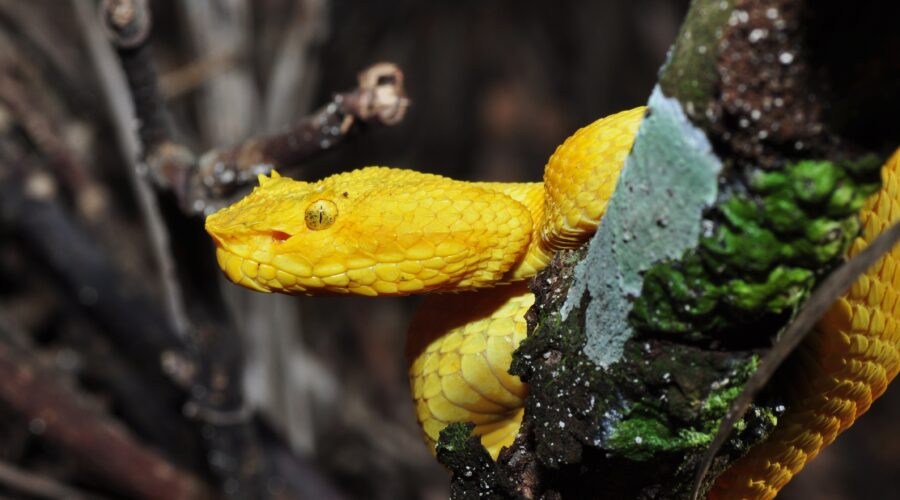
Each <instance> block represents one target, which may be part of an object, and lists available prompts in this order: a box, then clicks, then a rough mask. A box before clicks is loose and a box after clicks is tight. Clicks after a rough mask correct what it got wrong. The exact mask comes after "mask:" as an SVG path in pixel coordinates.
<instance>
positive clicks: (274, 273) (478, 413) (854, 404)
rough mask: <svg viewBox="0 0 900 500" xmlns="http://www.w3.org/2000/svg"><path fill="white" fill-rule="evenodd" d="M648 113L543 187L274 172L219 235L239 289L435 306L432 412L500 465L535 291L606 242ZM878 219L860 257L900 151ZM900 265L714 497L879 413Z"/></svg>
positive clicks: (736, 492)
mask: <svg viewBox="0 0 900 500" xmlns="http://www.w3.org/2000/svg"><path fill="white" fill-rule="evenodd" d="M643 114H644V108H642V107H640V108H635V109H632V110H629V111H624V112H621V113H618V114H615V115H611V116H608V117H606V118H603V119H600V120H598V121H596V122H594V123H593V124H591V125H589V126H587V127H584V128H582V129H580V130H579V131H577V132H576V133H575V134H574V135H572V136H571V137H569V138H568V139H567V140H566V141H565V142H564V143H563V144H562V145H561V146H559V147H558V148H557V150H556V152H555V153H554V154H553V156H552V157H551V158H550V160H549V162H548V164H547V167H546V169H545V172H544V182H543V183H488V182H462V181H456V180H452V179H448V178H445V177H441V176H437V175H430V174H423V173H419V172H415V171H411V170H400V169H393V168H385V167H366V168H363V169H359V170H355V171H352V172H348V173H342V174H337V175H334V176H331V177H328V178H326V179H324V180H321V181H319V182H315V183H307V182H300V181H295V180H292V179H288V178H284V177H281V176H279V175H278V174H277V173H275V172H272V175H271V177H266V176H264V175H261V176H260V177H259V182H260V186H259V187H257V188H255V189H254V190H253V192H252V193H251V194H249V195H248V196H246V197H245V198H243V199H242V200H240V201H238V202H237V203H235V204H234V205H231V206H229V207H226V208H224V209H222V210H220V211H219V212H216V213H215V214H213V215H210V216H209V217H208V218H207V220H206V230H207V232H208V233H209V234H210V235H211V236H212V238H213V240H214V242H215V244H216V257H217V260H218V262H219V265H220V267H221V268H222V270H223V271H224V272H225V274H226V275H227V277H228V278H229V279H230V280H231V281H233V282H234V283H237V284H239V285H242V286H245V287H247V288H250V289H253V290H257V291H262V292H281V293H291V294H309V295H322V294H357V295H367V296H378V295H406V294H412V293H430V292H463V291H472V290H478V289H482V290H480V291H479V292H478V293H460V294H432V295H429V296H428V297H427V298H426V299H425V301H424V302H423V303H422V305H421V306H420V307H419V309H418V311H417V313H416V315H415V318H414V319H413V321H412V325H411V327H410V334H409V336H408V342H407V354H408V356H409V359H410V360H411V364H410V370H409V373H410V381H411V385H412V392H413V397H414V399H415V402H416V413H417V416H418V418H419V422H420V424H421V425H422V429H423V431H424V434H425V439H426V441H427V442H428V443H429V445H430V446H431V447H432V449H433V447H434V443H435V441H436V440H437V437H438V433H439V432H440V431H441V430H442V429H443V428H444V427H445V426H446V425H447V424H448V423H450V422H456V421H471V422H473V423H475V424H476V427H475V431H476V433H477V434H479V435H480V436H481V440H482V443H483V444H484V446H485V447H486V448H487V449H488V451H489V453H490V454H491V456H492V457H494V458H495V459H496V457H497V455H498V454H499V452H500V449H501V448H502V447H504V446H508V445H510V444H511V443H512V441H513V439H514V438H515V435H516V433H517V431H518V428H519V425H520V424H521V420H522V415H523V405H524V398H525V396H526V395H527V387H526V386H525V384H523V383H522V382H521V381H520V380H519V379H518V377H515V376H513V375H510V374H509V373H508V372H507V370H508V368H509V365H510V362H511V356H512V352H513V351H514V350H515V348H516V347H517V346H518V344H519V342H520V341H521V340H522V339H523V338H524V337H525V335H526V326H525V319H524V313H525V311H526V310H527V309H528V308H529V307H530V306H531V304H532V303H533V302H534V297H533V296H532V295H531V293H530V292H529V291H528V288H527V286H526V285H525V283H526V282H525V280H526V279H527V278H530V277H532V276H534V275H535V274H536V273H537V272H538V271H540V270H541V269H543V268H544V267H545V266H546V265H547V264H548V263H549V261H550V259H551V258H552V256H553V254H554V253H555V252H556V251H557V250H559V249H563V248H576V247H578V246H579V245H581V244H582V243H583V242H584V241H586V240H587V239H588V238H589V237H590V236H591V235H592V234H593V232H594V231H595V229H596V227H597V224H598V222H599V220H600V218H601V217H602V215H603V212H604V210H605V208H606V203H607V201H608V199H609V198H610V196H611V195H612V191H613V189H614V187H615V184H616V180H617V179H618V175H619V171H620V170H621V167H622V165H623V163H624V159H625V157H626V156H627V154H628V152H629V150H630V149H631V145H632V142H633V141H634V137H635V135H636V132H637V127H638V125H639V124H640V121H641V118H642V116H643ZM883 177H884V185H883V187H882V189H881V191H880V192H879V193H878V194H877V195H875V196H873V197H872V198H871V199H870V200H869V202H868V204H867V205H866V207H865V208H864V210H863V211H862V221H863V226H864V231H863V234H862V235H861V236H860V237H859V238H857V239H856V241H855V243H854V244H853V247H852V249H851V250H850V255H853V254H855V253H856V252H858V251H860V250H861V249H862V248H864V247H865V245H866V242H868V241H871V240H872V239H874V238H875V237H876V236H877V235H878V234H879V233H880V232H881V231H882V230H883V229H884V228H885V227H886V226H887V225H889V224H890V223H891V222H892V221H894V220H896V219H898V218H900V151H898V154H895V155H894V157H893V158H892V159H891V160H890V161H889V162H888V163H887V164H886V166H885V168H884V169H883ZM898 252H900V250H896V249H895V250H894V251H892V252H891V253H890V254H889V255H888V256H886V257H884V258H883V259H882V263H881V264H879V265H877V266H875V267H874V268H873V269H872V270H870V271H869V272H868V273H867V274H866V275H864V276H863V277H861V278H860V279H859V281H858V282H857V283H856V284H855V285H854V286H853V288H852V289H851V290H850V291H848V292H847V293H846V295H845V296H844V297H843V298H842V299H841V300H839V301H838V302H837V303H836V304H835V305H834V306H833V307H832V309H831V311H830V312H829V314H828V315H827V316H826V317H825V318H824V319H823V320H822V321H821V323H820V325H819V327H818V333H817V334H814V335H811V338H812V340H811V341H810V342H808V343H807V344H809V345H810V346H811V347H809V346H808V349H807V350H808V352H807V355H809V356H811V359H813V360H814V362H811V363H809V365H810V366H813V367H815V368H814V370H815V371H816V373H815V375H809V374H807V375H806V377H807V378H808V379H809V380H811V382H810V383H809V384H807V385H806V386H805V387H804V388H803V391H804V392H803V393H802V394H798V395H797V396H796V402H797V403H796V404H795V405H792V407H791V408H790V409H789V410H788V412H787V413H786V414H785V415H783V416H782V417H781V418H780V419H779V423H778V425H777V427H776V430H775V431H774V432H773V435H772V436H770V437H769V438H768V439H767V440H766V441H765V442H763V443H761V444H760V445H757V446H756V447H754V448H753V449H752V450H751V452H750V453H749V454H748V456H746V457H744V458H742V459H740V460H739V461H738V462H737V463H736V464H734V465H733V466H732V467H731V468H730V469H729V470H728V471H726V472H725V473H724V474H723V475H722V476H721V477H720V478H719V479H718V480H717V483H716V486H715V487H714V489H713V491H712V492H711V493H710V497H711V498H725V497H727V498H737V497H746V498H771V497H773V496H775V494H776V493H777V492H778V490H779V489H780V488H781V487H782V486H784V484H786V483H787V482H788V481H789V480H790V478H791V477H792V476H793V475H794V474H796V473H797V472H798V471H799V470H800V469H801V468H802V467H803V465H804V464H805V463H806V462H807V461H808V460H810V459H811V458H812V457H814V456H815V455H816V453H817V452H818V451H819V450H820V449H821V448H823V447H824V446H826V445H828V444H829V443H830V442H831V441H832V440H833V439H834V438H835V436H836V435H837V434H839V433H840V432H841V431H843V430H844V429H846V428H847V427H849V426H850V425H851V424H852V423H853V420H854V419H855V418H856V417H858V416H859V415H860V414H862V413H863V412H865V410H866V409H868V407H869V405H870V404H871V402H872V400H873V399H875V398H877V397H878V396H879V395H881V393H882V392H884V390H885V388H886V386H887V383H888V382H889V381H890V380H891V379H892V378H893V377H894V376H895V375H896V374H897V371H898V366H900V354H898V348H900V335H898V331H897V322H896V318H898V317H900V301H897V300H896V298H897V292H898V287H900V269H898V273H897V274H896V275H895V274H894V270H895V268H896V266H895V264H896V263H897V262H898V260H897V259H898V258H900V253H898ZM895 276H896V277H895ZM895 307H896V309H895Z"/></svg>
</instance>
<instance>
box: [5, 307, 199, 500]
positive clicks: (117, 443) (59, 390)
mask: <svg viewBox="0 0 900 500" xmlns="http://www.w3.org/2000/svg"><path fill="white" fill-rule="evenodd" d="M11 335H12V333H10V332H9V330H8V328H7V326H6V325H4V324H0V338H4V339H5V338H8V337H9V336H11ZM0 398H2V399H3V400H4V401H5V402H6V403H8V404H9V405H10V406H11V407H12V408H13V409H14V410H15V411H16V412H18V413H19V414H21V415H23V416H24V417H25V418H27V419H29V420H31V421H35V422H40V428H41V429H42V434H43V435H44V436H46V437H47V438H48V439H50V440H52V441H54V442H55V443H57V444H58V445H59V446H61V447H62V448H63V449H64V450H65V451H66V452H67V453H70V454H71V455H72V456H73V457H75V458H76V459H77V460H78V462H79V463H81V464H83V466H84V467H85V468H87V469H89V470H91V471H92V472H93V473H95V474H97V475H99V476H100V477H101V478H103V480H104V481H105V482H106V483H108V484H109V485H110V486H111V487H112V488H114V489H116V490H118V491H121V492H123V493H125V494H128V495H130V496H134V497H136V498H180V499H191V498H209V497H210V491H209V489H208V488H207V486H206V485H205V484H203V482H202V481H201V480H200V479H198V478H196V477H194V476H193V475H192V474H190V473H188V472H185V471H182V470H179V469H178V468H176V467H174V466H173V465H172V464H170V463H169V462H167V461H166V460H164V459H163V458H162V457H160V456H159V455H158V454H157V453H156V452H154V451H151V450H150V449H147V448H145V447H144V446H143V445H141V444H140V443H138V442H137V441H136V440H135V438H134V437H133V436H132V435H131V434H129V433H128V432H127V431H126V430H125V429H124V428H123V427H122V426H121V425H119V424H117V423H116V422H114V421H112V420H111V419H110V418H109V417H106V416H104V415H101V414H99V413H97V412H96V411H95V410H93V409H91V408H90V406H89V405H88V404H87V403H85V402H84V401H83V400H82V399H81V398H79V397H78V396H77V395H76V394H74V393H73V392H72V391H71V390H70V389H67V388H65V387H64V386H63V385H61V384H60V383H59V382H58V381H57V380H56V377H54V376H53V375H52V374H50V373H48V372H47V370H46V369H44V368H43V367H41V366H39V365H38V364H37V362H36V361H35V360H34V359H33V357H32V356H31V354H30V353H29V352H28V351H26V350H24V349H22V348H21V347H18V346H16V344H15V342H2V343H0Z"/></svg>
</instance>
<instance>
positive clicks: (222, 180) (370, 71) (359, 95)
mask: <svg viewBox="0 0 900 500" xmlns="http://www.w3.org/2000/svg"><path fill="white" fill-rule="evenodd" d="M408 106H409V100H408V99H407V98H406V94H405V90H404V87H403V72H402V71H400V69H399V68H397V66H395V65H393V64H391V63H379V64H375V65H373V66H371V67H369V68H367V69H365V70H364V71H362V72H361V73H360V74H359V85H358V87H357V88H356V89H353V90H351V91H348V92H341V93H338V94H335V95H334V97H332V99H331V102H329V103H328V104H326V105H325V106H323V107H321V108H319V110H318V111H316V112H315V113H313V114H312V115H310V116H308V117H306V118H304V119H303V120H301V121H300V122H299V123H298V124H296V125H294V126H293V127H291V129H290V130H288V131H287V132H285V133H282V134H278V135H274V136H271V137H267V138H262V139H251V140H248V141H246V142H244V143H243V144H241V145H239V146H237V147H234V148H230V149H223V150H218V149H214V150H212V151H209V152H207V153H206V154H204V155H203V156H202V157H201V158H200V166H199V173H198V175H197V177H196V178H195V179H193V180H194V182H193V183H192V184H191V186H190V188H189V190H190V197H191V198H192V199H194V200H206V202H204V203H202V205H203V206H204V208H205V210H204V211H206V212H209V211H210V208H215V205H213V206H212V207H210V204H209V202H210V201H212V200H221V198H222V197H224V196H225V195H227V194H228V193H230V192H233V190H234V189H235V188H236V187H239V186H241V185H244V184H246V183H248V182H251V181H253V180H254V179H256V177H257V175H259V174H262V173H268V172H269V171H270V170H272V168H274V167H276V166H292V165H297V164H299V163H301V162H303V161H305V160H308V159H309V158H311V157H313V156H314V155H316V154H318V153H320V152H322V151H325V150H328V149H330V148H332V147H333V146H335V145H336V144H338V143H339V142H341V141H343V140H344V139H345V138H346V137H347V136H348V134H349V133H350V131H351V130H352V127H353V125H354V124H356V123H359V122H375V123H381V124H384V125H393V124H396V123H398V122H399V121H400V120H402V119H403V116H404V115H405V113H406V109H407V107H408ZM199 207H200V204H198V205H197V207H195V208H199Z"/></svg>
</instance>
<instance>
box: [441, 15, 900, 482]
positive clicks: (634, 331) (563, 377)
mask: <svg viewBox="0 0 900 500" xmlns="http://www.w3.org/2000/svg"><path fill="white" fill-rule="evenodd" d="M864 3H866V2H864ZM865 9H866V8H865V6H858V7H854V9H853V12H845V9H844V8H842V7H841V4H838V3H836V2H818V1H816V2H813V1H812V0H807V1H788V0H757V1H751V0H731V1H724V2H723V1H719V0H695V1H694V2H693V4H692V7H691V12H690V13H689V15H688V16H687V19H686V21H685V25H684V27H683V28H682V30H681V33H680V35H679V39H678V41H677V42H676V44H675V46H674V48H673V51H672V54H671V60H670V61H669V62H668V63H667V65H666V67H664V69H663V71H662V73H661V78H660V88H659V90H658V91H656V92H655V93H654V95H653V96H652V97H651V99H650V102H649V115H648V117H647V118H646V119H645V121H644V123H643V124H642V127H641V131H640V132H639V134H638V138H637V140H636V142H635V146H634V149H633V151H632V154H631V155H630V156H629V158H628V160H627V161H626V166H625V170H624V172H623V174H622V177H621V179H620V181H619V185H618V187H617V189H616V192H615V194H614V196H613V199H612V200H611V202H610V204H609V207H608V210H607V213H606V215H605V218H604V220H603V222H602V224H601V226H600V229H599V230H598V234H597V235H596V236H595V238H594V239H593V240H592V242H591V244H590V246H589V248H588V249H582V250H581V251H580V252H574V253H565V254H563V255H560V256H557V258H556V259H555V260H554V262H553V265H552V266H551V267H550V268H549V269H548V270H546V271H545V272H544V273H542V274H541V275H539V276H538V277H537V278H536V279H535V282H534V285H533V289H534V290H535V292H536V295H537V301H536V304H535V306H534V308H533V309H532V311H531V312H530V313H529V332H530V335H529V338H528V339H527V340H526V341H524V342H523V344H522V346H521V347H520V349H519V350H518V352H517V353H516V355H515V358H514V362H513V367H512V370H511V371H512V372H513V373H516V374H518V375H520V376H521V377H522V378H523V380H525V381H527V382H528V384H529V387H530V395H529V398H528V400H527V403H526V404H527V406H526V413H525V421H524V424H523V432H522V433H521V434H520V436H519V438H518V439H517V440H516V443H515V444H514V445H513V447H512V448H511V449H509V450H506V451H505V452H503V453H501V456H500V459H499V460H498V462H497V464H496V465H495V466H493V467H486V468H484V467H482V465H483V464H482V465H480V466H479V467H481V468H480V469H478V470H487V471H490V473H489V474H488V475H485V476H479V475H478V474H479V473H478V472H476V471H474V470H468V471H467V472H472V473H473V474H475V475H476V477H484V478H488V477H490V478H493V479H492V480H491V481H492V482H490V484H491V485H492V486H491V489H490V495H500V496H504V495H506V496H524V497H545V498H556V497H573V498H576V497H577V498H580V497H599V496H603V497H607V498H681V497H684V496H686V495H687V494H688V492H689V489H690V486H691V480H692V479H693V475H694V472H695V469H696V466H697V462H698V461H699V460H700V457H701V455H702V453H703V452H704V451H705V448H706V446H707V445H708V444H709V442H710V440H711V439H712V437H713V435H714V434H715V432H716V430H717V428H718V424H719V422H720V421H721V419H722V417H723V416H724V415H725V413H726V411H727V409H728V407H729V405H730V403H731V401H732V400H733V399H734V398H735V397H736V396H737V395H738V394H739V393H740V391H741V390H742V388H743V384H744V383H745V381H746V380H747V378H748V377H749V376H750V374H752V373H753V371H754V369H755V367H756V365H757V363H758V361H759V359H760V357H761V356H762V355H764V353H765V351H766V349H767V348H768V347H769V346H770V345H771V342H772V339H773V338H774V337H775V336H776V335H777V333H778V332H779V331H781V329H782V328H783V327H784V326H785V325H786V324H787V323H788V322H789V320H790V319H791V317H792V316H793V314H794V313H795V312H796V310H797V308H798V307H799V305H800V304H801V303H802V301H803V300H804V299H805V298H806V297H807V296H808V294H809V292H810V291H811V290H812V289H813V287H814V286H815V285H816V283H817V282H818V281H820V280H821V279H822V277H823V276H824V275H825V274H826V273H827V272H828V271H830V270H831V269H833V268H834V267H835V266H836V265H837V264H838V263H839V262H840V260H841V257H842V256H843V254H844V253H845V251H846V249H847V246H848V244H849V242H850V241H851V240H852V238H853V237H854V236H855V235H856V234H857V232H858V230H859V222H858V219H857V216H856V213H857V211H858V210H859V208H860V206H861V205H862V203H863V201H864V200H865V198H866V197H867V196H868V195H869V194H871V193H872V192H874V190H875V189H877V187H878V181H879V176H878V167H879V166H880V165H881V161H882V160H883V159H884V157H885V152H886V151H887V148H889V147H892V146H893V147H896V143H897V142H898V140H900V130H898V129H900V126H898V124H897V123H898V121H897V120H896V119H894V121H893V122H888V121H885V122H881V126H880V127H873V126H872V124H871V123H867V122H866V121H865V120H864V119H862V117H863V116H865V113H866V112H868V113H870V116H872V117H873V119H875V120H877V119H878V117H890V116H892V115H891V114H890V113H885V111H884V110H883V109H880V108H879V106H878V105H877V104H876V103H874V102H873V101H872V100H871V99H869V98H868V97H867V95H868V94H871V93H878V94H879V95H886V94H890V95H889V96H888V97H886V98H885V100H884V101H883V102H881V105H883V106H886V107H887V108H889V109H892V110H893V112H894V113H896V112H898V111H900V106H898V99H897V98H896V96H895V94H897V92H896V88H900V87H893V90H891V88H892V86H893V85H895V84H896V82H897V81H898V78H897V75H898V74H900V71H898V70H897V66H900V65H898V63H897V60H896V57H895V56H894V57H893V59H892V60H893V62H885V59H891V56H890V55H889V54H890V52H891V50H892V49H891V47H893V46H895V45H897V44H898V43H897V40H896V38H897V37H896V36H894V35H892V34H891V31H889V30H885V31H883V32H875V33H872V32H871V29H868V28H865V25H866V23H865V22H863V21H864V20H865V19H868V18H872V16H875V17H878V16H884V14H883V13H882V14H876V13H875V12H877V9H872V11H871V12H868V13H867V12H866V10H865ZM872 22H875V23H878V22H881V21H880V20H876V19H872ZM835 39H841V40H846V44H847V45H850V46H852V47H854V50H855V56H856V59H852V58H851V57H849V55H848V54H847V51H846V50H845V49H844V48H842V47H837V46H835V43H834V41H833V40H835ZM858 68H867V69H868V70H874V71H877V72H878V73H879V74H880V75H881V78H880V79H879V78H872V77H871V76H869V75H862V76H860V78H861V80H863V81H865V83H867V84H868V85H869V88H868V89H867V91H866V92H861V91H860V89H858V88H856V84H853V83H851V82H850V79H848V78H847V76H846V75H845V72H846V71H853V70H854V69H856V70H858ZM851 89H852V90H851ZM893 116H896V115H893ZM861 129H862V130H866V131H868V132H867V133H865V134H861V133H859V130H861ZM783 401H784V398H783V394H782V393H780V392H779V390H777V388H776V389H774V390H770V391H768V393H767V394H765V395H764V397H763V398H761V399H760V400H759V402H758V403H757V406H755V407H754V408H753V409H752V410H751V411H750V412H749V413H748V414H747V416H745V418H744V419H743V420H742V421H741V422H740V424H739V425H738V426H737V427H736V428H735V430H734V431H733V434H732V438H731V440H730V442H729V443H728V444H727V445H726V447H725V448H724V449H723V450H722V451H721V453H720V458H719V459H718V460H717V461H716V462H715V463H714V465H713V470H712V474H711V475H710V477H715V474H717V473H718V472H720V471H722V470H724V468H725V467H727V465H728V464H729V463H730V462H731V461H733V460H734V459H735V458H737V457H739V456H740V455H741V454H742V453H743V452H744V451H745V450H746V449H748V447H750V446H752V445H753V444H755V443H756V442H759V441H760V440H761V439H764V438H765V437H766V435H767V433H768V432H769V430H771V428H772V426H773V425H774V424H775V422H776V421H777V417H778V414H779V413H780V412H781V411H783V410H784V405H783V404H782V403H783ZM445 444H446V443H445ZM445 448H446V446H445ZM451 448H453V449H455V450H458V451H455V452H452V453H450V454H449V455H448V454H446V453H445V454H444V455H443V456H442V457H441V458H442V459H443V460H444V461H445V463H451V461H456V462H457V463H480V462H477V461H478V458H477V456H476V454H475V451H477V450H473V449H471V448H472V447H469V448H465V449H463V448H462V447H459V446H456V447H451ZM475 448H477V447H475ZM469 460H472V462H469ZM454 470H455V472H457V475H456V476H455V479H454V485H455V490H454V492H455V493H456V494H457V495H459V496H466V495H468V494H475V493H476V490H475V489H472V488H473V487H474V486H473V485H476V484H486V483H485V482H484V481H482V482H481V483H479V482H478V481H477V480H476V479H475V478H473V477H471V476H470V477H467V478H465V480H464V479H463V478H460V476H459V470H457V469H456V468H455V469H454ZM485 481H487V479H485ZM464 482H465V484H467V485H469V486H468V487H466V486H465V485H464Z"/></svg>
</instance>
